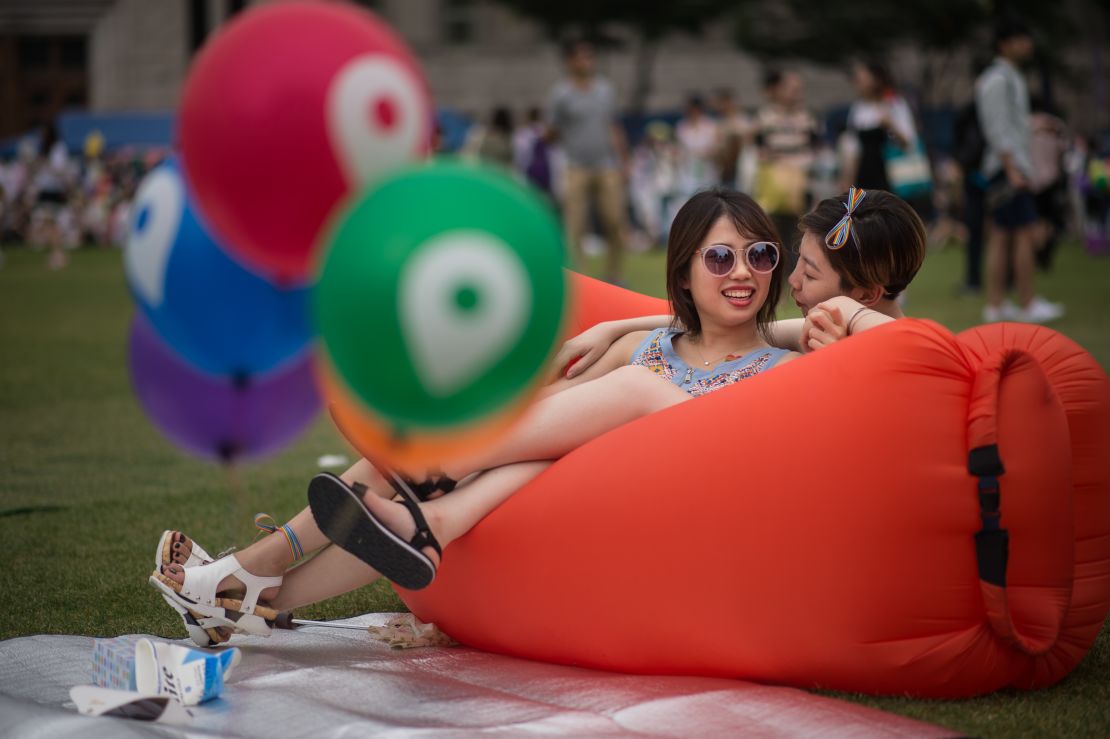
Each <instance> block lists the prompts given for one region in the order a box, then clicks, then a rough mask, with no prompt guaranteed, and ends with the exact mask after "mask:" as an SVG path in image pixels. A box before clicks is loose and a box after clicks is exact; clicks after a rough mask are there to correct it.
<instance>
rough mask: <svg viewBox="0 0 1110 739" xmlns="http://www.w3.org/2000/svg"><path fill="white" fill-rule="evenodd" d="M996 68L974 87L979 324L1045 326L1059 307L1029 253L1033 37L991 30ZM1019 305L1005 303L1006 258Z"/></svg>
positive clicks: (1008, 25)
mask: <svg viewBox="0 0 1110 739" xmlns="http://www.w3.org/2000/svg"><path fill="white" fill-rule="evenodd" d="M995 52H996V53H997V55H998V56H997V57H996V58H995V60H994V63H993V64H991V66H990V67H988V68H987V69H986V71H984V72H983V74H982V75H980V77H979V79H978V80H977V81H976V83H975V107H976V110H977V112H978V115H979V125H980V127H981V128H982V131H983V138H984V140H985V142H986V151H985V153H984V155H983V165H982V172H983V176H984V177H986V178H987V180H988V184H987V193H986V202H987V211H988V214H989V218H990V221H991V222H990V232H989V233H990V235H989V236H988V238H987V270H986V288H987V305H986V306H985V307H984V308H983V320H984V321H987V322H992V321H1001V320H1016V321H1026V322H1030V323H1045V322H1047V321H1051V320H1054V319H1056V318H1059V317H1060V316H1062V315H1063V313H1064V307H1063V306H1062V305H1060V304H1058V303H1050V302H1049V301H1047V300H1045V299H1044V298H1041V297H1039V296H1038V295H1036V293H1035V288H1034V284H1033V280H1034V267H1035V264H1034V251H1035V250H1036V234H1037V230H1036V226H1037V221H1038V216H1037V206H1036V201H1035V200H1034V198H1033V193H1032V192H1031V190H1030V186H1029V180H1030V178H1031V177H1032V174H1033V161H1032V154H1031V148H1030V128H1029V88H1028V86H1027V85H1026V82H1025V77H1024V76H1023V75H1022V73H1021V71H1020V66H1021V65H1022V64H1023V63H1024V62H1027V61H1028V60H1029V59H1030V58H1031V57H1032V55H1033V36H1032V34H1031V33H1030V31H1029V29H1028V28H1027V27H1026V26H1025V25H1024V24H1022V23H1020V22H1018V21H1015V20H1012V19H1007V20H1003V21H1001V22H1000V23H999V25H998V27H997V28H996V30H995ZM1011 254H1012V256H1013V274H1014V284H1015V287H1016V289H1017V298H1018V302H1019V303H1020V305H1014V304H1012V303H1009V302H1003V296H1004V294H1005V289H1006V273H1007V270H1006V267H1007V262H1008V261H1009V259H1008V257H1009V256H1010V255H1011Z"/></svg>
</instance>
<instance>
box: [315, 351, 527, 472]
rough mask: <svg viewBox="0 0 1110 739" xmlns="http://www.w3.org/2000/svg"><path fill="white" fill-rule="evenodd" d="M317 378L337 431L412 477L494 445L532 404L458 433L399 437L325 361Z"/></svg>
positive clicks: (365, 452)
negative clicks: (354, 393) (414, 474)
mask: <svg viewBox="0 0 1110 739" xmlns="http://www.w3.org/2000/svg"><path fill="white" fill-rule="evenodd" d="M316 379H317V383H318V385H319V386H320V392H321V394H322V396H323V398H324V404H325V405H326V406H327V409H328V412H329V413H330V414H331V418H332V421H333V422H334V423H335V426H336V428H338V429H339V432H340V433H341V434H343V436H344V437H346V439H347V441H349V442H350V443H351V445H352V446H353V447H354V448H355V450H356V451H358V453H359V454H361V455H362V456H363V457H368V458H369V459H372V460H374V461H375V462H382V463H385V464H388V465H391V466H393V467H396V468H397V469H400V470H404V471H408V472H413V473H417V472H420V471H423V470H427V469H428V468H430V467H436V466H438V465H441V464H443V463H444V462H447V461H450V460H453V459H458V458H460V457H464V456H466V455H468V454H472V453H475V452H477V451H479V450H481V449H482V448H483V447H486V446H488V445H490V444H493V443H494V442H496V441H497V439H498V438H500V437H501V436H502V435H504V434H505V433H507V432H508V431H509V430H510V429H511V428H512V426H513V424H514V423H516V421H517V420H518V419H519V418H520V416H521V415H522V414H523V413H524V412H525V411H526V410H527V408H528V404H527V402H522V403H519V404H518V405H515V406H512V407H510V408H508V409H507V410H505V411H503V412H501V413H500V414H498V415H496V416H493V417H491V418H488V419H486V420H484V421H482V422H481V423H478V424H473V425H468V426H466V427H465V428H462V429H459V430H451V431H446V432H445V431H442V430H437V431H406V432H404V433H398V432H397V430H395V429H393V428H392V427H390V426H389V425H388V424H386V423H385V422H383V421H381V420H379V419H377V418H375V416H374V414H373V412H372V411H370V410H369V409H367V408H366V407H365V406H364V405H362V404H361V403H360V402H358V401H357V400H356V399H355V398H354V395H353V393H351V392H350V391H349V390H346V389H345V388H344V386H343V383H342V381H341V380H340V379H339V378H338V377H337V376H336V373H335V371H334V370H333V369H331V368H330V367H329V366H327V365H326V363H325V360H323V359H318V360H317V362H316Z"/></svg>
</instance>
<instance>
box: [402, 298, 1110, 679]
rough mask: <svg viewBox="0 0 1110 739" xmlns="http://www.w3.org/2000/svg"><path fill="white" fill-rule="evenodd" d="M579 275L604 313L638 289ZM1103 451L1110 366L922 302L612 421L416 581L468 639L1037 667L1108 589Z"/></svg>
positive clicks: (495, 648)
mask: <svg viewBox="0 0 1110 739" xmlns="http://www.w3.org/2000/svg"><path fill="white" fill-rule="evenodd" d="M578 287H579V291H578V294H579V305H580V306H582V305H585V304H586V303H587V302H588V303H589V304H590V305H591V306H592V308H591V309H590V310H589V311H586V312H585V313H583V314H580V320H582V321H583V322H585V323H588V322H596V321H599V320H606V319H610V318H615V317H621V315H623V313H622V311H624V310H625V309H627V307H628V304H627V303H624V302H622V301H624V300H626V298H627V295H625V291H619V290H618V289H617V288H612V287H610V286H607V285H603V284H601V283H586V282H584V281H581V280H580V281H579V282H578ZM609 298H612V301H610V300H609ZM644 300H645V301H647V300H648V299H646V298H644ZM610 305H614V306H616V308H615V309H614V310H612V311H611V310H610V309H609V306H610ZM653 308H655V306H654V305H653V304H652V305H651V306H650V307H649V309H648V310H645V311H644V312H645V313H647V312H654V310H653ZM992 449H993V450H994V451H996V452H997V454H998V457H1000V459H1001V462H1002V465H1003V466H1004V471H1003V472H1001V474H999V473H998V470H995V469H993V465H992V462H993V457H992V454H993V452H992V451H991V450H992ZM1107 449H1110V381H1108V380H1107V377H1106V373H1105V372H1104V371H1103V370H1102V369H1101V368H1100V367H1099V366H1098V364H1097V363H1096V362H1095V361H1094V359H1093V358H1092V357H1091V356H1090V355H1089V354H1088V353H1087V352H1085V351H1084V350H1083V349H1082V348H1080V347H1078V346H1077V345H1076V344H1074V343H1073V342H1071V341H1070V340H1068V339H1067V338H1065V337H1064V336H1062V335H1060V334H1058V333H1056V332H1054V331H1051V330H1049V329H1046V328H1043V327H1033V326H1022V325H1012V324H1003V325H1001V326H998V325H995V326H990V327H982V328H979V329H973V330H972V331H970V332H965V333H964V334H961V335H960V336H959V337H955V336H953V335H952V334H951V333H950V332H949V331H947V330H946V329H944V328H943V327H941V326H939V325H937V324H935V323H931V322H929V321H919V320H913V319H905V320H901V321H896V322H894V323H892V324H889V325H886V326H883V327H880V328H877V329H875V330H873V331H868V332H866V333H864V334H861V335H860V336H856V337H852V338H851V339H848V340H846V341H842V342H840V343H838V344H836V345H834V346H831V347H828V348H826V349H822V350H821V351H818V352H815V353H813V354H810V355H807V356H805V357H802V358H799V359H798V360H796V361H794V362H791V363H790V364H787V365H785V366H783V367H782V368H780V369H776V370H775V371H773V372H766V373H763V374H760V375H758V376H756V377H754V378H751V379H749V380H745V381H744V382H741V383H737V384H736V385H732V386H729V387H727V388H724V389H722V390H719V391H717V392H715V393H713V394H712V395H710V396H707V397H703V398H699V399H696V400H695V401H692V402H689V403H683V404H681V405H678V406H675V407H672V408H668V409H667V410H665V411H662V412H660V413H656V414H653V415H650V416H647V417H645V418H641V419H639V420H637V421H634V422H632V423H629V424H626V425H624V426H622V427H620V428H617V429H615V430H613V431H611V432H610V433H607V434H604V435H603V436H601V437H599V438H597V439H594V440H593V441H591V442H589V443H587V444H585V445H583V446H582V447H580V448H578V449H577V450H575V451H574V452H572V453H571V454H568V455H567V456H565V457H563V458H562V459H560V460H558V461H557V462H555V464H553V465H552V466H551V467H550V468H549V469H548V470H546V471H545V472H544V474H542V475H540V476H539V477H537V478H536V479H535V480H533V481H532V482H531V483H530V484H529V485H528V486H526V487H525V488H524V489H523V490H521V491H519V492H518V493H517V494H516V495H514V496H513V497H512V498H511V499H510V500H509V501H508V502H506V503H505V504H504V505H502V506H501V507H500V508H498V509H497V510H495V511H494V512H493V513H491V514H490V515H489V516H487V517H486V518H485V519H484V520H483V521H482V522H481V523H479V524H478V525H477V526H476V527H475V528H474V529H473V530H472V531H471V532H470V533H469V534H467V535H466V536H464V537H462V538H461V539H459V540H457V541H455V542H454V543H452V544H451V546H450V547H449V548H448V549H447V550H446V552H445V555H444V559H443V564H442V566H441V567H440V570H439V573H438V575H437V577H436V580H435V582H433V583H432V585H431V586H430V587H429V588H427V589H425V590H421V591H418V592H411V591H400V594H401V596H402V598H403V599H404V600H405V602H406V603H407V604H408V605H409V607H410V608H411V609H412V611H413V612H414V613H415V614H416V615H417V617H419V618H420V619H421V620H423V621H427V622H435V623H436V624H437V625H438V626H440V627H441V628H442V629H444V631H446V632H447V633H449V634H451V635H452V636H453V637H454V638H456V639H458V640H459V641H460V642H462V643H464V644H467V645H470V646H473V647H477V648H480V649H484V650H487V651H492V652H499V653H503V654H509V655H514V656H518V657H524V658H529V659H537V660H543V661H548V662H556V663H562V664H574V665H582V666H586V667H593V668H599V669H607V670H616V671H621V672H633V673H645V674H686V675H704V676H728V677H737V678H744V679H752V680H759V681H764V682H773V683H783V684H790V685H797V686H802V687H817V686H820V687H823V688H832V689H838V690H848V691H862V692H867V693H887V694H892V693H893V694H912V695H919V696H930V697H962V696H970V695H976V694H981V693H987V692H990V691H993V690H997V689H1000V688H1004V687H1012V688H1019V689H1030V688H1036V687H1041V686H1045V685H1050V684H1052V683H1054V682H1056V681H1058V680H1060V679H1061V678H1063V677H1064V676H1065V675H1067V674H1068V673H1069V672H1070V671H1071V670H1072V668H1074V667H1075V665H1076V664H1077V663H1078V662H1079V661H1080V660H1081V659H1082V657H1083V655H1084V654H1085V653H1086V652H1087V650H1088V649H1089V648H1090V645H1091V644H1092V642H1093V641H1094V639H1095V637H1096V636H1097V634H1098V631H1099V629H1100V627H1101V626H1102V624H1103V621H1104V619H1105V618H1106V614H1107V610H1108V608H1110V464H1108V463H1107V461H1106V450H1107ZM972 467H975V470H976V472H975V474H973V473H972V470H971V468H972ZM992 473H993V474H992ZM994 477H996V478H997V480H994V479H993V478H994ZM996 490H997V497H995V491H996ZM995 502H997V504H998V505H997V510H996V511H995V510H992V508H993V507H994V505H995ZM1001 532H1005V533H1004V534H1003V533H1001ZM661 592H665V593H666V596H665V597H661V596H660V593H661ZM559 635H563V636H559Z"/></svg>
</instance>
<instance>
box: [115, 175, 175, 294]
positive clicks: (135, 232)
mask: <svg viewBox="0 0 1110 739" xmlns="http://www.w3.org/2000/svg"><path fill="white" fill-rule="evenodd" d="M134 207H135V215H134V217H133V220H132V222H131V233H130V234H129V235H128V237H127V249H126V251H125V253H124V261H125V268H126V270H127V272H128V274H129V276H130V277H131V280H132V284H133V285H134V288H135V290H136V291H137V292H138V293H139V294H140V295H141V296H142V298H143V300H144V301H146V302H147V304H149V305H150V306H151V307H154V308H157V307H158V306H159V305H161V304H162V298H163V296H164V295H165V284H166V264H167V263H168V262H169V258H170V252H171V251H172V250H173V245H174V241H175V240H176V238H177V230H178V226H179V224H180V223H181V215H182V213H183V212H184V210H185V188H184V187H183V185H182V182H181V178H180V177H178V176H177V174H176V172H173V171H171V170H169V169H168V168H163V169H159V170H156V171H154V172H152V173H151V174H150V176H148V177H147V178H146V179H145V180H144V181H143V183H142V185H141V186H140V187H139V191H138V193H137V195H136V197H135V206H134Z"/></svg>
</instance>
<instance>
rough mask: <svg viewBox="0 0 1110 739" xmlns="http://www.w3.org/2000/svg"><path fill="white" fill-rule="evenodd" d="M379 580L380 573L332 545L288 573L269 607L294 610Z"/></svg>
mask: <svg viewBox="0 0 1110 739" xmlns="http://www.w3.org/2000/svg"><path fill="white" fill-rule="evenodd" d="M379 577H381V575H379V574H378V572H377V570H375V569H374V568H372V567H370V566H369V565H367V564H365V563H364V562H363V561H362V560H360V559H359V558H358V557H355V556H354V555H352V554H347V552H345V551H343V550H342V549H340V548H339V547H334V546H329V547H327V548H325V549H324V550H323V551H322V552H320V553H319V554H317V555H316V556H315V557H313V558H312V559H310V560H309V561H308V562H305V563H304V564H303V565H301V566H300V567H294V568H293V569H291V570H289V572H287V573H286V575H285V581H284V582H283V583H282V584H281V591H280V592H279V593H278V594H277V595H276V596H275V597H274V598H272V599H271V600H270V606H271V607H272V608H276V609H277V610H279V611H291V610H293V609H294V608H302V607H304V606H307V605H311V604H312V603H319V602H320V601H322V600H327V599H328V598H334V597H335V596H337V595H342V594H343V593H349V592H351V591H352V590H357V589H358V588H361V587H363V586H365V585H369V584H370V583H372V582H374V581H375V580H377V579H378V578H379Z"/></svg>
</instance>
